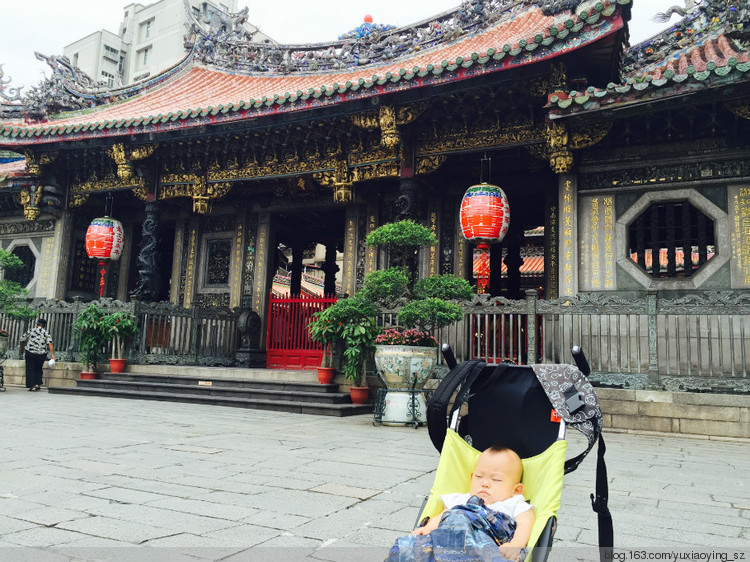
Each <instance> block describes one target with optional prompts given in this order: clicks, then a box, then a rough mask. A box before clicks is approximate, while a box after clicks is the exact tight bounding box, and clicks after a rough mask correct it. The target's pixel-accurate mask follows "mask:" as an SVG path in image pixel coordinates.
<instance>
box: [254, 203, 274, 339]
mask: <svg viewBox="0 0 750 562" xmlns="http://www.w3.org/2000/svg"><path fill="white" fill-rule="evenodd" d="M255 248H256V251H255V286H254V287H253V310H254V311H255V312H257V313H258V316H260V318H261V320H262V321H263V325H264V326H265V323H266V310H267V308H268V297H269V294H270V293H271V284H272V283H273V274H274V271H273V262H274V253H275V252H276V236H275V234H274V232H273V217H272V216H271V213H269V212H262V213H260V215H259V216H258V231H257V235H256V242H255ZM261 337H264V331H263V330H261ZM264 345H265V342H262V343H261V347H263V346H264Z"/></svg>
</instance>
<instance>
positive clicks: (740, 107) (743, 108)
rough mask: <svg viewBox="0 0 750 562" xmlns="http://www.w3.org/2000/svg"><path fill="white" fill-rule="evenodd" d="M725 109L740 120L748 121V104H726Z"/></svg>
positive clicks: (749, 115) (749, 105)
mask: <svg viewBox="0 0 750 562" xmlns="http://www.w3.org/2000/svg"><path fill="white" fill-rule="evenodd" d="M727 109H728V110H729V111H731V112H732V113H734V114H735V115H736V116H737V117H740V118H742V119H750V102H746V101H737V102H732V103H728V104H727Z"/></svg>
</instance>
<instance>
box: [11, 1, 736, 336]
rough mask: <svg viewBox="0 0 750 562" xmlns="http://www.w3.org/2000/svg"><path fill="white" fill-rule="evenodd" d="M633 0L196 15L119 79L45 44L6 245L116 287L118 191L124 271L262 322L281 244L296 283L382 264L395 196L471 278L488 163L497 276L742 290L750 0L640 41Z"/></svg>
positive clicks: (430, 268) (344, 282) (570, 287)
mask: <svg viewBox="0 0 750 562" xmlns="http://www.w3.org/2000/svg"><path fill="white" fill-rule="evenodd" d="M457 1H458V0H457ZM631 4H632V2H631V0H586V1H578V0H541V1H539V0H538V1H536V2H534V1H530V0H488V1H485V0H466V1H464V2H462V3H461V4H460V5H459V6H457V7H456V9H455V10H451V11H448V12H445V13H443V14H439V15H437V16H435V17H428V16H430V14H425V17H426V18H427V19H425V20H423V21H422V22H419V23H417V24H414V25H412V26H407V27H402V28H392V27H388V26H377V25H374V24H372V23H371V22H366V23H365V24H364V25H363V26H362V27H361V28H359V29H357V30H355V31H353V32H352V33H350V34H348V35H345V36H343V38H341V39H339V40H335V41H332V42H330V43H326V44H315V45H281V44H279V45H275V44H273V45H269V44H264V43H262V42H253V41H252V40H250V39H248V38H247V37H244V36H243V37H235V36H232V35H231V34H230V33H226V34H224V35H216V34H212V32H211V28H210V24H208V23H206V22H205V21H204V19H202V18H200V17H197V16H194V17H193V21H192V22H191V26H190V30H189V33H188V35H187V36H186V37H185V40H184V41H185V45H186V49H187V51H186V54H185V56H184V58H183V59H182V60H181V61H180V62H179V63H177V64H175V65H173V66H172V67H170V68H169V69H167V70H166V71H164V72H160V73H153V72H152V73H151V76H149V77H148V78H147V79H146V80H144V81H142V82H139V83H138V84H136V85H134V86H131V87H121V88H105V89H97V88H96V87H93V86H91V85H90V84H89V85H86V84H82V83H81V82H80V81H78V82H77V81H76V77H77V76H78V74H77V73H76V72H75V69H74V68H73V65H72V64H71V63H70V61H66V60H63V59H60V58H55V57H46V59H47V61H48V62H49V64H50V65H51V66H52V67H53V68H54V80H51V81H50V83H49V84H48V85H47V87H48V88H49V95H39V96H37V97H38V99H33V97H32V98H23V99H22V98H20V97H16V98H13V97H12V96H9V95H8V94H7V91H6V93H5V94H3V100H2V101H3V104H2V106H0V115H1V116H2V121H0V149H2V150H9V151H15V152H17V153H21V154H23V155H24V156H25V161H19V162H17V163H13V162H11V163H6V164H0V243H1V244H2V247H4V248H6V249H9V250H11V251H13V252H14V253H16V254H17V255H19V257H21V258H22V259H23V260H24V261H25V263H28V264H29V266H28V273H27V276H28V277H29V281H28V284H27V286H28V287H29V290H30V291H31V295H32V296H33V297H36V298H55V299H70V298H72V297H75V296H79V297H84V298H94V297H95V295H96V293H95V290H96V287H97V281H96V275H97V271H96V267H95V263H94V262H92V261H91V260H89V259H88V258H87V257H86V254H85V252H84V249H83V239H84V234H85V231H86V228H87V225H88V224H89V223H90V222H91V220H92V219H93V218H95V217H97V216H100V215H102V214H103V213H104V209H105V204H106V201H107V198H108V197H109V198H111V208H112V215H113V216H114V217H115V218H118V219H119V220H121V221H122V222H123V224H124V225H125V229H126V236H125V240H126V244H125V251H124V254H123V257H122V258H121V260H120V261H119V262H116V263H113V264H112V265H111V266H110V268H109V271H108V274H107V280H106V295H108V296H111V297H115V298H118V299H120V300H126V299H129V298H131V297H133V296H137V297H138V298H140V299H142V300H146V301H169V302H170V303H172V304H173V305H176V306H181V307H231V308H243V309H251V310H252V311H254V312H256V313H257V314H258V316H259V317H260V319H261V321H263V322H265V318H266V314H267V307H268V302H269V296H270V295H271V294H272V292H273V291H274V277H275V276H276V275H277V274H278V273H279V266H280V260H283V261H284V263H286V262H287V261H288V259H289V256H291V261H290V264H291V266H290V268H289V271H290V273H289V277H288V279H289V280H288V283H289V285H290V289H289V290H290V292H291V293H292V294H298V293H300V292H301V291H302V290H303V287H308V286H309V285H310V284H311V283H313V282H314V281H315V280H311V279H309V278H308V277H305V276H304V275H303V271H302V266H301V264H302V262H303V258H304V257H305V255H306V253H307V255H312V253H314V251H315V248H325V249H326V250H327V252H326V253H325V254H326V256H327V257H326V259H325V260H324V261H323V262H322V264H320V270H321V273H320V275H319V276H317V277H318V278H319V279H322V281H320V284H321V285H324V289H323V291H322V293H325V294H331V293H335V292H340V293H347V294H354V293H356V291H357V289H358V287H359V286H360V284H361V282H362V279H363V277H364V276H365V274H366V273H368V272H370V271H373V270H375V269H377V268H379V267H382V266H383V263H382V261H381V260H382V256H379V255H378V253H377V252H375V251H373V250H372V249H371V248H368V247H366V246H365V244H364V241H365V238H366V236H367V234H368V233H369V232H371V231H372V230H374V229H375V228H376V227H378V226H379V225H382V224H384V223H387V222H390V221H394V220H398V219H403V218H410V219H413V220H415V221H417V222H420V223H422V224H424V225H425V226H428V227H429V228H430V229H432V230H433V231H434V232H435V234H436V235H437V238H438V240H439V243H438V245H436V246H435V247H432V248H429V249H428V250H426V251H423V252H422V253H421V254H420V260H421V261H420V272H421V273H422V274H423V275H427V274H438V273H439V274H452V275H456V276H460V277H465V278H467V279H471V278H472V248H471V246H470V245H469V244H468V243H467V242H466V241H465V240H464V239H463V237H462V235H461V229H460V225H459V220H458V213H459V203H460V201H461V197H462V195H463V193H464V191H465V190H466V188H467V187H469V186H470V185H474V184H476V183H478V182H479V181H482V180H484V181H487V182H489V183H492V184H497V185H499V186H501V187H502V188H503V189H504V190H505V192H506V194H507V196H508V199H509V202H510V208H511V213H512V219H511V227H510V232H509V234H508V236H507V237H506V239H505V240H504V241H503V243H502V244H500V245H496V246H493V247H492V253H491V272H492V273H491V278H490V286H489V292H490V293H491V294H493V295H501V296H504V297H508V298H509V299H519V298H524V289H528V288H533V289H538V290H539V293H540V295H541V296H542V298H544V299H546V300H554V299H566V298H568V299H572V298H576V297H578V296H579V295H582V294H594V295H605V296H606V295H619V296H622V297H623V298H628V297H629V296H630V295H639V294H645V293H647V292H649V291H658V292H659V293H660V294H662V295H670V294H672V295H675V296H682V295H687V294H694V295H697V294H707V293H710V292H715V291H732V292H735V293H736V292H742V291H745V290H747V289H749V288H750V223H749V222H748V221H750V158H748V155H749V154H750V102H748V100H750V57H749V55H748V53H749V52H750V35H748V22H750V9H748V7H747V3H746V2H741V1H739V0H737V1H731V0H730V1H727V0H721V1H719V0H704V1H702V2H697V3H695V4H696V5H695V6H694V7H692V8H691V9H690V10H688V11H684V12H685V14H684V17H683V19H682V20H680V21H679V22H678V23H677V24H675V25H674V26H672V27H670V28H669V29H667V30H665V31H664V32H663V33H661V34H659V35H657V36H655V37H653V38H652V39H650V40H649V41H646V42H644V43H642V44H639V45H636V46H630V45H629V42H628V37H629V34H628V21H629V20H630V16H631V7H632V6H631ZM240 17H241V16H240ZM229 23H230V27H231V25H239V23H232V22H229ZM483 160H484V161H485V162H486V161H489V162H491V165H489V166H487V165H486V164H483ZM280 248H284V249H287V250H288V251H287V252H286V254H285V253H284V252H282V251H280ZM337 252H339V253H342V255H343V257H342V258H341V262H340V264H339V265H337V264H336V255H337ZM527 261H528V263H527ZM524 264H526V267H525V268H524ZM337 269H340V272H339V282H340V287H339V288H337V286H336V283H337V281H336V270H337ZM280 283H281V280H280V279H279V278H277V283H276V284H277V285H279V284H280ZM275 290H276V291H277V292H278V291H279V290H280V289H279V286H277V287H276V288H275ZM305 290H309V287H308V288H305Z"/></svg>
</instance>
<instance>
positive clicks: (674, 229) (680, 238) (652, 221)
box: [627, 201, 716, 278]
mask: <svg viewBox="0 0 750 562" xmlns="http://www.w3.org/2000/svg"><path fill="white" fill-rule="evenodd" d="M627 229H628V230H627V231H628V254H629V256H630V259H631V260H633V262H635V263H636V264H637V265H638V266H639V267H640V268H641V269H642V270H643V271H645V272H646V273H647V274H649V275H651V276H652V277H655V278H680V277H690V276H691V275H693V274H694V273H695V272H697V271H698V269H700V267H701V266H702V265H703V264H704V263H706V262H707V261H709V260H710V259H711V258H713V256H714V254H715V253H716V241H715V228H714V223H713V221H712V220H711V218H709V217H707V216H706V215H705V214H703V212H701V211H700V210H699V209H697V208H696V207H694V206H693V205H692V204H691V203H690V201H660V202H654V203H652V204H651V205H650V206H648V207H647V208H646V209H645V210H644V211H643V212H642V213H641V214H640V215H638V217H636V219H635V220H634V221H632V222H631V223H630V224H628V227H627Z"/></svg>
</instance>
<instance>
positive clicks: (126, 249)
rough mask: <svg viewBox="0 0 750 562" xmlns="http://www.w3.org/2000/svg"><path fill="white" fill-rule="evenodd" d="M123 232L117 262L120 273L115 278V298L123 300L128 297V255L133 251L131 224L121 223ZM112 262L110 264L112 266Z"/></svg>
mask: <svg viewBox="0 0 750 562" xmlns="http://www.w3.org/2000/svg"><path fill="white" fill-rule="evenodd" d="M123 229H124V231H125V232H124V234H125V244H124V246H123V248H122V255H121V256H120V260H119V261H118V262H117V267H119V268H120V272H119V273H120V275H119V276H118V279H117V299H118V300H121V301H125V300H126V299H127V297H128V278H129V277H130V256H131V255H132V253H133V230H134V229H133V225H132V224H127V225H123ZM113 266H114V264H112V265H110V267H113Z"/></svg>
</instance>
